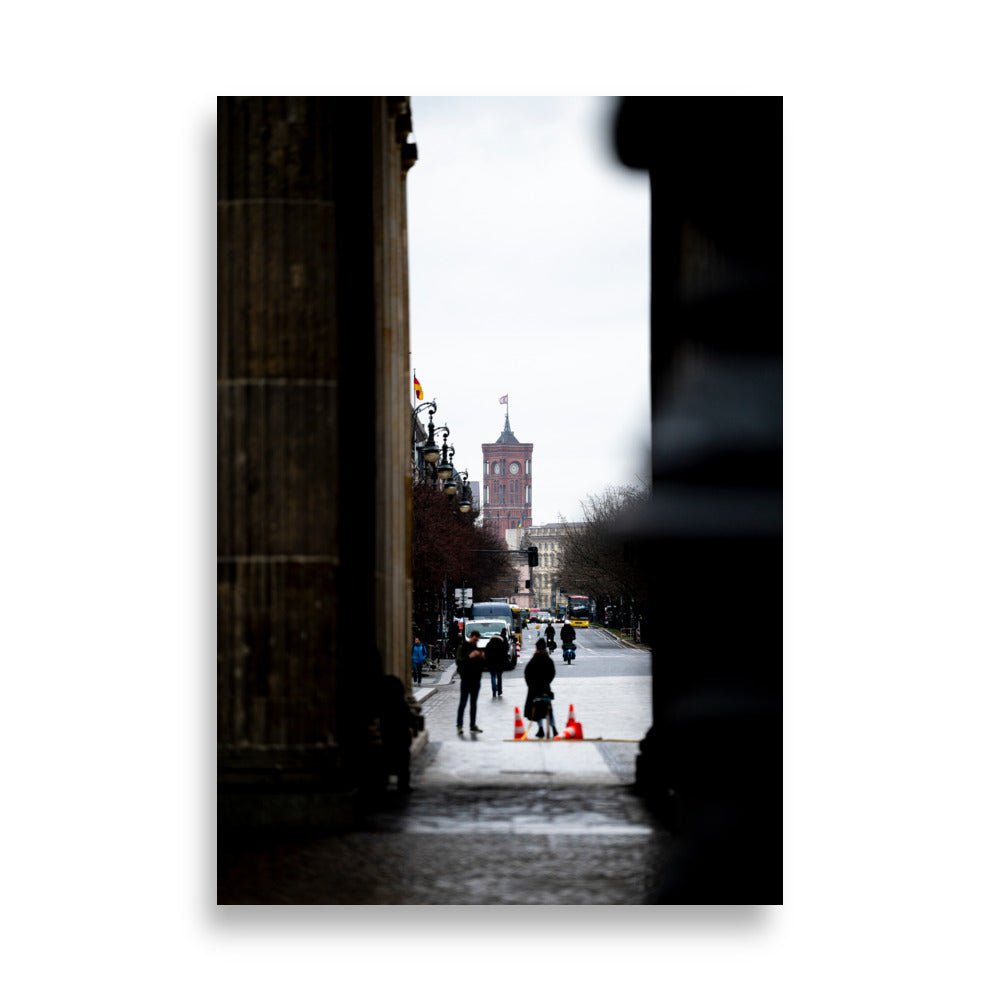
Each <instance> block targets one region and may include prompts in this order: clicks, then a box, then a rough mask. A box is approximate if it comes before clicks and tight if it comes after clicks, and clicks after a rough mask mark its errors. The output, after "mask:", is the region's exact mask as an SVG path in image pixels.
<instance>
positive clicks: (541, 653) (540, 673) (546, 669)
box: [524, 639, 556, 738]
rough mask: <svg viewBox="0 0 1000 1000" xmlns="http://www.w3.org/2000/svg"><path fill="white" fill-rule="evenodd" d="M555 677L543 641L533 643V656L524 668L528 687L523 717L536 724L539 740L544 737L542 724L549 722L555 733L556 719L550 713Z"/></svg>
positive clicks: (552, 664) (554, 671)
mask: <svg viewBox="0 0 1000 1000" xmlns="http://www.w3.org/2000/svg"><path fill="white" fill-rule="evenodd" d="M555 676H556V665H555V664H554V663H553V662H552V657H551V656H549V653H548V650H547V649H546V648H545V640H544V639H539V640H538V642H536V643H535V655H534V656H532V658H531V659H530V660H528V663H527V665H526V666H525V668H524V682H525V684H527V685H528V695H527V697H526V698H525V701H524V717H525V719H527V720H528V721H529V722H537V723H538V733H537V734H536V735H537V736H538V737H539V738H544V737H545V728H544V726H543V725H542V723H544V722H545V720H546V719H548V720H549V726H550V727H551V728H552V732H555V728H556V719H555V714H554V713H553V711H552V699H553V697H554V695H553V694H552V682H553V681H554V680H555Z"/></svg>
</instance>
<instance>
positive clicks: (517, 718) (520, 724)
mask: <svg viewBox="0 0 1000 1000" xmlns="http://www.w3.org/2000/svg"><path fill="white" fill-rule="evenodd" d="M514 739H515V740H523V739H527V734H526V733H525V731H524V719H522V718H521V710H520V709H519V708H518V707H517V705H515V706H514Z"/></svg>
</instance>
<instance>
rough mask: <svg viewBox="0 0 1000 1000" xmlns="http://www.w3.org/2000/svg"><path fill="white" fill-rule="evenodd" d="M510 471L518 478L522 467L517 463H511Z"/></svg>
mask: <svg viewBox="0 0 1000 1000" xmlns="http://www.w3.org/2000/svg"><path fill="white" fill-rule="evenodd" d="M510 471H511V472H512V473H513V474H514V475H515V476H516V475H517V474H518V473H519V472H520V471H521V466H519V465H518V464H517V462H511V463H510Z"/></svg>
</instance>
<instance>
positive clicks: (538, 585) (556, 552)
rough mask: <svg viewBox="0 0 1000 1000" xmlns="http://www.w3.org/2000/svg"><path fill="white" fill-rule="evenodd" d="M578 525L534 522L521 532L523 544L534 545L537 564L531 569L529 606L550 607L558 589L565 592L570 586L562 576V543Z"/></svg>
mask: <svg viewBox="0 0 1000 1000" xmlns="http://www.w3.org/2000/svg"><path fill="white" fill-rule="evenodd" d="M580 527H582V524H580V523H572V524H570V523H563V522H561V521H559V522H556V523H553V524H540V525H537V526H535V527H533V528H532V529H531V530H530V531H529V532H526V533H525V535H524V537H523V539H522V541H523V544H524V546H528V545H534V546H537V548H538V565H537V566H536V567H535V568H534V569H533V570H532V571H531V583H532V587H531V591H532V602H533V603H532V607H536V608H553V607H555V605H556V603H557V601H558V599H559V592H560V590H566V592H567V593H569V590H570V589H571V588H572V587H573V581H572V580H564V579H563V578H562V564H563V546H564V543H565V540H566V535H567V533H568V532H570V531H573V530H574V529H576V528H580ZM563 600H565V597H563Z"/></svg>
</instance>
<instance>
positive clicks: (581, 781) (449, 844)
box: [220, 625, 673, 905]
mask: <svg viewBox="0 0 1000 1000" xmlns="http://www.w3.org/2000/svg"><path fill="white" fill-rule="evenodd" d="M541 634H542V633H541V631H540V630H539V629H536V627H535V626H534V625H531V626H525V628H524V631H523V633H522V637H523V646H527V647H532V648H533V646H534V642H535V641H536V639H537V637H538V636H540V635H541ZM576 646H577V651H578V655H577V658H576V660H575V661H574V662H573V663H572V664H571V665H570V664H565V663H563V662H562V660H561V658H560V656H559V650H558V649H557V650H556V652H555V654H554V655H553V659H554V661H555V663H556V677H555V680H554V681H553V684H552V690H553V693H554V694H555V699H554V707H555V717H556V723H557V727H558V729H559V730H560V732H561V731H563V729H564V725H565V723H566V721H567V718H568V715H569V712H570V706H572V711H573V713H574V716H575V718H576V721H577V722H578V723H580V725H581V726H582V731H583V739H582V740H569V739H566V740H563V739H539V738H538V737H537V735H536V734H537V727H536V726H534V725H531V726H530V728H529V734H528V737H527V738H526V739H520V740H515V739H514V724H515V707H516V708H517V709H518V710H519V711H520V712H521V713H522V715H523V712H524V700H525V693H526V690H527V688H526V685H525V681H524V665H525V663H526V662H527V660H528V658H529V657H528V655H527V651H526V650H525V649H524V648H522V652H521V656H520V658H519V661H518V666H517V668H516V669H514V670H512V671H509V672H507V673H505V674H504V675H503V692H502V694H500V695H498V696H493V694H492V692H491V687H490V678H489V674H485V675H484V677H483V681H482V684H481V686H480V692H479V698H478V705H477V709H478V711H477V718H476V722H477V725H478V727H479V728H480V729H482V732H481V733H472V732H470V730H469V726H470V722H469V717H468V715H469V710H468V707H467V708H466V712H465V716H466V718H465V732H464V734H463V735H458V734H457V731H456V730H457V726H456V713H457V708H458V701H459V682H458V678H457V675H456V674H455V671H454V663H453V661H447V660H446V661H442V663H441V665H440V669H438V670H435V671H431V672H429V673H427V674H426V675H425V676H424V680H423V683H422V685H421V687H420V688H419V689H417V697H418V699H419V700H420V702H421V705H422V708H423V713H424V718H425V720H426V734H427V735H426V742H424V741H421V743H422V747H421V749H419V750H418V751H417V752H415V753H414V755H413V765H412V786H413V791H412V792H411V793H410V794H409V795H404V794H403V793H401V792H397V793H395V795H392V794H390V796H389V800H388V801H389V804H388V805H387V806H386V807H385V808H383V809H381V810H379V811H376V812H374V813H373V814H372V815H371V816H370V817H369V818H368V820H367V822H366V823H365V825H364V827H363V828H362V829H359V830H355V831H351V832H349V833H343V834H337V835H328V836H321V837H314V838H308V839H302V838H297V839H296V840H295V841H294V842H293V843H284V844H280V845H278V844H275V843H273V842H272V843H269V844H268V845H267V846H266V847H261V846H256V847H249V846H247V847H246V848H244V850H243V851H242V852H239V851H234V852H232V853H230V854H228V855H225V856H224V857H223V859H222V862H221V863H220V902H225V901H226V898H227V895H228V894H229V893H231V894H232V895H233V897H234V898H235V897H238V898H239V899H240V900H241V901H243V902H259V903H362V904H364V903H389V904H393V903H415V904H419V903H431V904H451V903H458V904H514V905H517V904H526V905H532V904H555V903H568V904H606V903H618V904H640V903H645V902H650V901H652V900H653V899H654V898H655V895H656V892H657V891H658V888H659V885H660V883H661V881H662V879H663V878H664V877H665V875H666V873H667V872H668V869H669V863H670V858H671V857H672V853H673V841H672V839H671V836H670V834H669V832H668V831H666V830H665V829H664V828H663V827H662V825H661V824H660V823H659V821H658V820H657V819H656V818H655V817H654V816H653V815H652V814H651V813H650V811H649V810H648V808H647V807H646V806H645V805H644V803H643V802H642V800H641V799H640V798H639V797H637V796H636V795H635V794H634V792H633V789H632V785H633V781H634V775H635V758H636V754H637V753H638V747H639V740H640V739H641V738H642V737H643V736H644V734H645V732H646V731H647V730H648V728H649V726H650V722H651V691H650V687H651V680H652V677H651V671H650V654H649V652H648V651H647V650H644V649H641V648H638V647H635V646H633V645H631V644H627V643H624V642H622V641H620V640H618V639H617V638H615V637H613V636H612V635H611V634H610V633H609V632H606V631H604V630H603V629H600V628H590V629H581V630H579V631H578V633H577V642H576ZM387 872H392V877H391V878H389V879H387V878H386V877H385V875H386V873H387Z"/></svg>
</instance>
